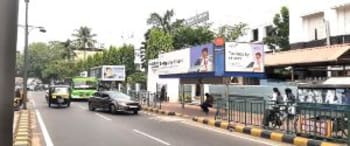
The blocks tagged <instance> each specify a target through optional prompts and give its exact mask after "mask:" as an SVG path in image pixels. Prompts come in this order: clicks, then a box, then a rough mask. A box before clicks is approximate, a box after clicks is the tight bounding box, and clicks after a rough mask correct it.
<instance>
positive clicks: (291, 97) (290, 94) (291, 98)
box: [285, 88, 296, 104]
mask: <svg viewBox="0 0 350 146" xmlns="http://www.w3.org/2000/svg"><path fill="white" fill-rule="evenodd" d="M285 93H286V97H285V101H287V102H288V103H291V104H294V103H295V102H296V98H295V96H294V94H293V92H292V90H291V89H290V88H286V89H285Z"/></svg>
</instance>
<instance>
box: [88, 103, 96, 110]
mask: <svg viewBox="0 0 350 146" xmlns="http://www.w3.org/2000/svg"><path fill="white" fill-rule="evenodd" d="M89 110H90V111H94V110H95V108H94V107H93V106H92V103H89Z"/></svg>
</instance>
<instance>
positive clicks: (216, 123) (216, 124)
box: [192, 117, 233, 130]
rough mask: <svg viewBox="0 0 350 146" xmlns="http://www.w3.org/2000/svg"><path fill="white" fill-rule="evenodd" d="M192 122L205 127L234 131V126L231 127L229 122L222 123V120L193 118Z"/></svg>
mask: <svg viewBox="0 0 350 146" xmlns="http://www.w3.org/2000/svg"><path fill="white" fill-rule="evenodd" d="M192 121H195V122H198V123H202V124H205V125H209V126H213V127H217V128H221V129H227V130H229V129H232V128H233V127H232V125H230V124H229V123H228V122H224V121H220V120H208V119H205V118H200V117H193V118H192Z"/></svg>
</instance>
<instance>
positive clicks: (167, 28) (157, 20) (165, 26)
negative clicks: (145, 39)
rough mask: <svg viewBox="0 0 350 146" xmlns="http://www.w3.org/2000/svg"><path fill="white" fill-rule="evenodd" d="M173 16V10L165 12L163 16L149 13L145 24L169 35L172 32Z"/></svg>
mask: <svg viewBox="0 0 350 146" xmlns="http://www.w3.org/2000/svg"><path fill="white" fill-rule="evenodd" d="M173 16H174V10H167V11H166V12H165V14H164V15H163V16H161V15H160V14H158V13H151V15H150V17H149V18H148V19H147V24H149V25H153V26H154V27H159V28H161V29H162V30H163V31H164V32H167V33H170V32H171V31H172V28H171V18H172V17H173Z"/></svg>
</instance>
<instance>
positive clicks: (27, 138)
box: [13, 110, 32, 146]
mask: <svg viewBox="0 0 350 146" xmlns="http://www.w3.org/2000/svg"><path fill="white" fill-rule="evenodd" d="M31 114H32V113H31V112H30V111H29V110H21V111H19V117H18V120H17V121H15V122H16V127H15V132H14V135H13V137H14V140H13V145H14V146H31V145H32V140H31V139H32V131H31V127H32V119H31V117H32V115H31Z"/></svg>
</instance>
